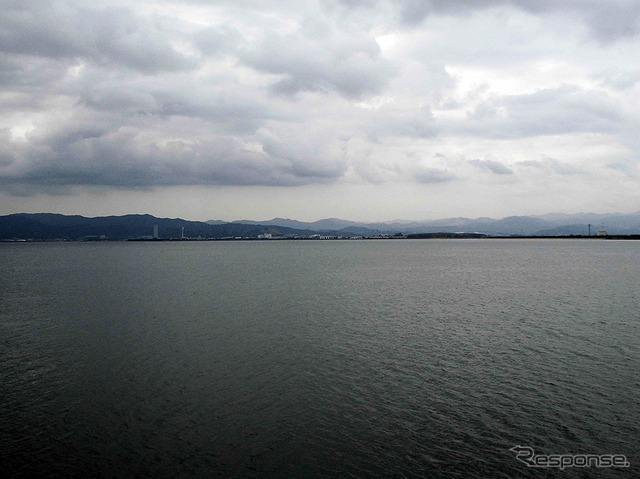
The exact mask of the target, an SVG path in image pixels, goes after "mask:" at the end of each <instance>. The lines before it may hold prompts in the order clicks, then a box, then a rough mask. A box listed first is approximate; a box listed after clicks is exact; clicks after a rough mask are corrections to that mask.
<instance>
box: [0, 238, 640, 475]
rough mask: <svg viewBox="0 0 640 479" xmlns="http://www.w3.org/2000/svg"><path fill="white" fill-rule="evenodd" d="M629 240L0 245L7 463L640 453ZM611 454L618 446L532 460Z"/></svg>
mask: <svg viewBox="0 0 640 479" xmlns="http://www.w3.org/2000/svg"><path fill="white" fill-rule="evenodd" d="M639 260H640V242H635V241H628V242H625V241H597V240H593V241H589V240H508V239H501V240H495V239H494V240H394V241H390V240H387V241H260V242H258V241H255V242H162V243H150V242H149V243H125V242H123V243H42V244H0V341H1V346H0V385H1V396H0V444H1V445H2V447H1V452H0V454H1V455H2V460H1V463H2V467H1V468H2V470H3V471H6V472H8V473H9V476H10V477H15V478H19V477H25V478H27V477H29V478H30V477H33V476H35V477H105V478H116V477H137V478H173V477H233V478H252V477H268V478H278V477H281V478H303V477H317V478H338V477H354V478H355V477H358V478H360V477H363V478H364V477H398V478H404V477H464V478H492V477H505V478H512V477H629V476H636V477H637V476H638V475H640V448H639V445H640V289H639V288H640V264H639ZM518 445H520V446H527V447H532V448H533V449H534V450H535V452H536V454H572V455H575V454H621V455H625V456H626V458H627V460H628V461H629V463H630V467H627V468H600V469H598V468H595V467H589V468H567V469H565V470H564V471H561V470H560V469H557V468H556V469H548V468H544V469H542V468H537V469H536V468H530V467H528V466H527V465H525V464H524V463H523V462H521V461H519V460H517V459H516V456H515V454H514V453H513V452H512V451H510V450H509V449H510V448H512V447H514V446H518Z"/></svg>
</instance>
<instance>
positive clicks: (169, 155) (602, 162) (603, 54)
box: [0, 0, 640, 222]
mask: <svg viewBox="0 0 640 479" xmlns="http://www.w3.org/2000/svg"><path fill="white" fill-rule="evenodd" d="M0 31H1V32H2V41H1V42H0V55H2V56H1V57H0V58H2V60H0V111H1V112H2V115H0V140H1V141H0V215H6V214H10V213H18V212H25V213H34V212H52V213H62V214H79V215H84V216H105V215H121V214H136V213H150V214H153V215H155V216H159V217H181V218H185V219H191V220H198V221H206V220H211V219H219V220H224V221H231V220H238V219H251V220H267V219H271V218H274V217H285V218H292V219H297V220H300V221H315V220H319V219H322V218H328V217H337V218H344V219H349V220H354V221H366V222H375V221H391V220H395V219H403V220H415V221H421V220H429V219H439V218H446V217H458V216H462V217H468V218H477V217H482V216H487V217H492V218H504V217H507V216H512V215H541V214H545V213H551V212H562V213H578V212H594V213H614V212H620V213H632V212H635V211H638V210H640V187H639V186H640V182H639V178H640V168H639V161H640V138H639V137H638V134H637V131H638V126H640V108H639V107H640V100H639V99H640V68H639V67H638V66H637V65H636V64H635V63H634V61H633V59H634V58H636V57H637V53H638V51H640V6H639V4H638V2H636V1H635V0H614V1H610V2H596V1H591V0H589V1H566V2H544V1H540V2H531V1H528V0H512V1H507V0H491V1H486V2H476V1H471V0H460V1H447V0H432V1H429V2H427V1H425V2H416V1H413V0H398V1H391V0H371V1H368V2H355V1H348V0H326V1H322V2H315V1H313V2H311V1H296V2H291V1H278V2H274V1H270V0H267V1H260V2H257V1H253V0H240V1H238V0H234V1H230V0H222V1H217V2H212V3H209V2H202V1H200V0H170V1H162V2H160V1H159V0H150V1H145V2H141V1H133V2H126V3H122V2H116V1H115V0H96V1H94V2H90V3H89V2H81V1H79V0H68V1H61V0H50V1H45V0H30V1H24V2H9V4H7V5H3V15H2V16H1V18H0Z"/></svg>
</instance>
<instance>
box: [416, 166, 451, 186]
mask: <svg viewBox="0 0 640 479" xmlns="http://www.w3.org/2000/svg"><path fill="white" fill-rule="evenodd" d="M414 178H415V179H416V181H418V182H419V183H446V182H449V181H452V180H454V179H455V176H453V175H452V174H451V173H449V172H448V171H445V170H439V169H436V168H425V169H422V170H419V171H418V172H416V173H415V174H414Z"/></svg>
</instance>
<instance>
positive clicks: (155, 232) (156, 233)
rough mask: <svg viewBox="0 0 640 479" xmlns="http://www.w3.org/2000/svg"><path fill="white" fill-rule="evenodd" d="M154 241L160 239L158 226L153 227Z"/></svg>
mask: <svg viewBox="0 0 640 479" xmlns="http://www.w3.org/2000/svg"><path fill="white" fill-rule="evenodd" d="M153 239H158V225H153Z"/></svg>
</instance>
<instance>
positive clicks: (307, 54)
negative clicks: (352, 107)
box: [240, 22, 395, 98]
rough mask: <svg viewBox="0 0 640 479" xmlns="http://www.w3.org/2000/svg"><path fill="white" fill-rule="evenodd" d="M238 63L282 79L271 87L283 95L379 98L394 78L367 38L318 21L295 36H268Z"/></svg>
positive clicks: (303, 28) (249, 48) (273, 34)
mask: <svg viewBox="0 0 640 479" xmlns="http://www.w3.org/2000/svg"><path fill="white" fill-rule="evenodd" d="M240 58H241V59H242V61H243V63H244V64H246V65H248V66H251V67H252V68H255V69H256V70H258V71H262V72H266V73H270V74H274V75H280V76H281V77H282V78H281V79H280V80H277V81H275V82H274V84H273V87H272V88H273V91H274V92H276V93H279V94H289V95H290V94H295V93H297V92H299V91H311V92H324V93H328V92H334V91H335V92H338V93H340V94H341V95H344V96H347V97H351V98H354V97H355V98H357V97H360V96H363V95H367V94H375V93H379V92H380V91H382V90H383V88H384V87H385V86H386V85H387V83H388V81H389V79H390V78H391V77H392V76H393V75H394V74H395V71H394V67H393V65H392V64H391V62H389V61H388V60H386V59H385V58H383V57H382V56H381V54H380V47H379V45H378V44H377V43H376V41H375V40H374V39H373V38H371V37H370V36H369V35H367V34H366V33H362V32H352V33H351V34H349V33H348V32H347V33H345V32H343V31H338V30H337V29H335V28H334V27H333V26H332V25H330V24H322V23H315V22H308V23H306V24H305V25H303V26H301V28H300V30H299V31H297V32H296V33H295V34H287V35H282V34H275V33H268V34H267V35H265V37H264V38H263V39H262V40H261V41H260V42H258V43H257V44H256V45H255V46H247V47H246V48H245V49H244V50H243V51H242V52H241V53H240Z"/></svg>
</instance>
